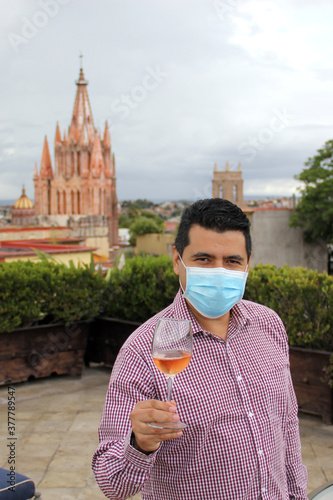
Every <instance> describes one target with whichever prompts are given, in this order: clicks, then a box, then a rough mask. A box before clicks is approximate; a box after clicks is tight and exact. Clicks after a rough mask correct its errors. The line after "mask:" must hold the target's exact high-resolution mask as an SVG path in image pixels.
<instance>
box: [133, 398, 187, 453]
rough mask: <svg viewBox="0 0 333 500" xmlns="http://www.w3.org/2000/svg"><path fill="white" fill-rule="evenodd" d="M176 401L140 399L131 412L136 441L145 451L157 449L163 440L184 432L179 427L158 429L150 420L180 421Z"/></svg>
mask: <svg viewBox="0 0 333 500" xmlns="http://www.w3.org/2000/svg"><path fill="white" fill-rule="evenodd" d="M176 411H177V409H176V403H175V402H174V401H169V402H164V401H157V400H155V399H151V400H147V401H139V403H137V404H136V405H135V408H134V410H133V411H132V413H131V414H130V420H131V423H132V431H133V433H134V435H135V442H136V444H137V445H138V447H139V448H140V450H142V451H143V452H146V453H149V452H153V451H155V450H157V449H158V448H159V446H160V443H161V442H162V441H166V440H167V439H175V438H179V437H180V436H181V435H182V434H183V433H182V431H181V430H179V429H175V430H173V429H172V430H170V429H157V428H155V427H151V426H150V425H148V422H158V423H163V422H179V415H177V413H176Z"/></svg>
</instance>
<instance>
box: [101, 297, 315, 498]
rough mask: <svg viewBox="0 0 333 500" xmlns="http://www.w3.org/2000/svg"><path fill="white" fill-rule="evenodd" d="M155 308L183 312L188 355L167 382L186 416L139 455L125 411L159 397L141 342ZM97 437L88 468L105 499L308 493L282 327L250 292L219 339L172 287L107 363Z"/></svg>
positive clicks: (162, 383)
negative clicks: (177, 429)
mask: <svg viewBox="0 0 333 500" xmlns="http://www.w3.org/2000/svg"><path fill="white" fill-rule="evenodd" d="M161 316H163V317H172V318H173V317H174V318H186V319H190V320H191V321H192V326H193V334H194V335H193V338H194V349H193V357H192V360H191V362H190V364H189V365H188V367H187V368H186V369H185V370H184V371H183V372H182V373H180V374H179V375H177V376H176V379H175V383H174V391H173V399H174V400H175V401H176V402H177V410H178V413H179V415H180V418H181V420H182V421H183V422H186V423H187V424H188V425H187V427H186V429H185V430H184V432H183V436H182V437H181V438H178V439H174V440H169V441H164V442H163V443H162V444H161V445H160V447H159V449H158V450H157V451H156V452H154V453H151V454H150V455H145V454H143V453H141V452H139V451H138V450H136V449H134V448H133V447H132V446H131V444H130V438H131V423H130V420H129V414H130V412H131V411H132V410H133V408H134V406H135V404H136V403H137V402H138V401H140V400H144V399H159V400H163V401H166V390H167V384H166V378H165V376H164V375H163V374H162V373H160V372H159V371H158V369H157V368H156V366H155V364H154V362H153V360H152V357H151V352H150V348H151V340H152V336H153V331H154V326H155V324H156V321H157V318H158V317H161ZM110 334H111V335H112V332H110ZM99 437H100V445H99V447H98V449H97V451H96V452H95V454H94V457H93V470H94V472H95V476H96V479H97V482H98V484H99V486H100V488H101V489H102V491H103V492H104V494H105V495H106V496H107V497H108V498H111V499H126V498H128V497H131V496H133V495H135V494H136V493H138V492H139V491H140V492H141V495H142V498H143V500H222V499H223V500H224V499H225V500H258V499H262V500H290V499H293V500H296V499H297V500H305V499H306V498H307V496H306V488H307V472H306V469H305V467H304V466H303V465H302V458H301V446H300V439H299V428H298V418H297V401H296V398H295V393H294V390H293V387H292V382H291V377H290V371H289V356H288V342H287V336H286V332H285V328H284V326H283V324H282V322H281V320H280V318H279V317H278V316H277V314H276V313H274V312H273V311H271V310H270V309H268V308H266V307H264V306H262V305H258V304H254V303H253V302H248V301H245V300H243V301H241V302H240V303H238V304H237V305H236V306H234V307H233V309H232V311H231V318H230V323H229V329H228V334H227V341H224V340H222V339H221V338H220V337H217V336H216V335H213V334H211V333H209V332H207V331H203V330H202V328H201V326H200V325H199V323H198V322H197V321H196V319H195V318H194V317H193V315H192V314H191V312H190V310H189V309H188V307H187V304H186V302H185V300H184V299H183V298H182V295H181V293H178V294H177V296H176V297H175V300H174V302H173V304H171V305H170V306H169V307H168V308H167V309H165V310H164V311H162V312H161V313H159V314H158V315H156V316H154V317H153V318H151V319H150V320H149V321H147V322H146V323H145V324H143V325H142V326H141V327H140V328H138V329H137V330H136V331H135V332H134V333H133V334H132V335H131V336H130V337H129V338H128V339H127V341H126V342H125V344H124V345H123V347H122V349H121V351H120V353H119V355H118V358H117V361H116V363H115V365H114V368H113V371H112V374H111V379H110V385H109V388H108V392H107V396H106V401H105V406H104V411H103V415H102V420H101V423H100V427H99Z"/></svg>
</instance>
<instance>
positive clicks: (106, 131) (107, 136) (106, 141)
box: [103, 121, 111, 148]
mask: <svg viewBox="0 0 333 500" xmlns="http://www.w3.org/2000/svg"><path fill="white" fill-rule="evenodd" d="M103 144H104V146H105V147H106V148H109V147H110V146H111V137H110V131H109V126H108V122H107V121H106V122H105V128H104V136H103Z"/></svg>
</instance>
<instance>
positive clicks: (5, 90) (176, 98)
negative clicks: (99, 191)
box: [0, 0, 333, 199]
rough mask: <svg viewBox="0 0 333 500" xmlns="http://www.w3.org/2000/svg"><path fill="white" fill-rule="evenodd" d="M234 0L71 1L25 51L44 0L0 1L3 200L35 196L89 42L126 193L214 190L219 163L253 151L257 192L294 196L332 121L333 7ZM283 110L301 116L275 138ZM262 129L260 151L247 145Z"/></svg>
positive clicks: (89, 62) (97, 93) (94, 98)
mask: <svg viewBox="0 0 333 500" xmlns="http://www.w3.org/2000/svg"><path fill="white" fill-rule="evenodd" d="M224 3H228V2H227V0H226V1H225V2H224ZM232 3H233V4H234V5H235V7H234V8H233V9H231V10H229V11H228V12H227V13H226V15H225V16H221V15H220V16H219V15H218V13H217V12H216V9H214V1H213V0H212V1H210V2H205V1H203V0H196V1H193V0H191V1H190V0H182V1H181V2H179V1H176V0H170V1H168V2H156V1H155V0H140V2H135V1H133V0H122V2H119V1H118V0H108V1H104V0H96V2H91V1H88V0H71V1H69V2H67V4H65V5H63V6H62V7H61V8H60V9H59V12H58V14H57V15H56V16H54V17H53V18H50V19H49V21H48V23H47V25H46V26H45V27H43V28H40V29H39V30H38V32H37V33H36V35H35V36H33V37H32V38H31V39H29V40H28V41H27V43H24V44H22V45H21V46H20V47H19V50H18V51H17V53H16V52H15V51H14V50H12V48H11V47H10V45H8V43H7V42H8V40H7V38H6V37H7V35H8V32H9V31H13V30H14V31H15V30H16V31H17V32H20V30H21V23H22V17H26V18H28V19H30V20H32V19H33V16H34V13H35V12H36V9H37V10H38V9H40V7H39V3H38V2H31V3H27V2H25V1H18V0H17V1H15V2H8V1H4V0H0V27H1V29H2V33H3V35H4V37H5V39H6V43H7V45H6V43H5V44H3V45H4V46H6V47H7V49H6V50H5V49H2V51H0V58H1V63H2V67H4V68H6V71H3V73H2V78H1V81H0V93H1V96H2V123H1V124H0V153H1V157H2V161H1V164H0V199H2V198H6V197H7V196H9V193H11V195H10V197H14V198H16V197H18V196H19V194H20V190H21V183H23V182H24V183H25V184H26V187H27V192H28V194H29V196H30V197H33V183H32V175H33V170H34V164H35V162H36V161H37V162H38V163H39V162H40V158H41V154H42V146H43V140H44V136H45V134H46V135H47V136H48V140H49V145H50V150H51V155H52V156H53V151H52V150H53V140H54V133H55V127H56V122H57V120H59V123H60V127H61V130H62V133H63V131H64V130H65V129H67V127H68V125H69V124H70V120H71V113H72V109H73V104H74V96H75V91H76V86H75V83H74V81H75V80H76V79H77V75H78V69H79V58H78V56H79V53H80V51H82V52H83V54H84V58H83V66H84V71H85V75H86V78H87V79H88V80H89V86H88V92H89V97H90V101H91V106H92V111H93V115H94V120H95V124H96V126H98V127H99V128H100V129H102V130H103V127H104V122H105V120H106V119H108V121H109V124H110V125H111V124H114V129H113V131H112V133H111V141H112V147H113V150H114V152H115V155H116V161H117V176H118V196H119V198H120V199H124V198H127V199H129V198H138V197H146V198H150V197H151V198H152V197H154V198H155V199H157V198H161V199H164V198H168V199H170V198H172V197H176V198H193V197H196V196H197V194H198V192H202V191H203V192H204V193H208V192H209V188H208V187H207V186H209V185H210V183H211V179H212V172H213V166H214V163H215V161H217V162H218V164H219V165H221V166H224V165H225V163H226V161H227V160H230V161H234V162H235V164H238V161H241V162H242V165H243V175H244V179H245V192H246V193H255V192H256V193H257V194H258V195H259V194H260V192H262V194H264V195H266V194H267V193H268V192H272V191H273V189H274V188H276V189H279V193H281V195H282V194H283V193H282V192H283V191H284V192H285V194H286V195H289V194H292V193H293V189H294V180H293V177H294V175H295V174H297V173H299V172H300V170H301V169H302V168H303V165H304V162H305V161H306V159H307V158H308V156H312V155H313V154H314V153H315V151H316V150H317V149H318V148H319V147H321V146H322V145H323V143H324V142H325V141H326V140H328V139H330V137H331V134H332V130H333V123H332V114H331V110H330V107H329V106H328V103H329V102H330V101H331V96H332V76H333V63H332V60H333V54H332V52H333V43H332V42H333V40H332V39H333V35H332V30H331V21H330V20H331V19H332V15H333V6H331V3H330V2H325V1H323V0H319V1H318V2H316V3H313V2H308V1H302V2H300V1H298V0H293V1H289V0H288V1H287V0H281V1H279V2H274V1H273V0H262V1H261V0H247V1H238V2H232ZM156 66H158V67H160V68H161V69H162V71H165V72H167V73H168V76H167V77H165V78H164V79H162V81H161V82H160V83H159V85H158V86H157V87H156V89H154V90H152V91H150V92H147V95H146V96H145V98H144V99H143V100H142V101H140V102H137V103H136V104H137V105H136V106H135V107H133V108H131V109H129V113H128V114H127V116H126V117H123V118H121V116H120V113H119V112H118V113H117V112H115V110H114V107H113V108H112V105H113V104H114V102H115V101H116V100H117V99H118V100H121V99H122V96H123V95H128V94H129V95H131V93H133V92H134V96H135V88H136V87H138V86H143V81H144V80H143V79H144V77H145V75H146V73H147V67H152V68H155V67H156ZM133 89H134V90H133ZM276 109H278V110H282V109H286V110H287V112H288V113H289V114H290V115H293V116H294V118H293V119H292V120H290V123H289V124H288V126H286V127H285V129H284V130H281V131H280V132H279V133H275V134H274V135H273V136H272V137H270V140H269V141H267V137H268V136H267V133H266V136H267V137H266V139H265V132H263V129H266V128H267V127H268V128H269V127H270V120H271V119H272V116H273V114H274V110H276ZM258 137H259V140H260V137H261V138H262V139H264V141H261V142H260V141H259V146H260V148H256V149H255V153H256V154H255V156H254V158H252V160H251V161H249V154H247V155H245V154H241V152H240V150H239V145H240V144H241V143H242V142H244V141H249V140H250V139H251V138H257V139H258ZM265 140H266V142H265ZM243 152H244V149H243ZM8 172H11V175H10V177H8V178H7V177H6V179H5V178H4V174H6V173H8ZM278 179H279V182H277V180H278ZM288 179H289V180H288ZM277 186H278V187H277ZM279 193H273V194H279Z"/></svg>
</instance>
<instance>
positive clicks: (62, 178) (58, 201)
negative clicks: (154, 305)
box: [34, 67, 118, 247]
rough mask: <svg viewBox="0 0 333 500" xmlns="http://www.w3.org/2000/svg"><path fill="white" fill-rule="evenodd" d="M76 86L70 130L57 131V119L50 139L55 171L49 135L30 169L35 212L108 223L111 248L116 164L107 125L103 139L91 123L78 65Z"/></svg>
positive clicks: (115, 226) (115, 241) (115, 227)
mask: <svg viewBox="0 0 333 500" xmlns="http://www.w3.org/2000/svg"><path fill="white" fill-rule="evenodd" d="M76 85H77V90H76V97H75V102H74V109H73V115H72V121H71V124H70V126H69V128H68V134H66V131H64V133H63V135H61V131H60V127H59V124H58V123H57V126H56V132H55V138H54V169H53V168H52V162H51V156H50V151H49V145H48V141H47V138H46V137H45V139H44V147H43V153H42V160H41V165H40V170H39V171H38V167H37V165H36V167H35V172H34V186H35V211H36V215H37V216H44V220H48V221H49V222H52V221H53V222H54V223H55V222H56V221H64V220H66V221H68V219H70V220H71V221H73V220H74V221H82V220H83V219H84V218H88V219H89V225H93V224H95V225H99V224H100V223H101V221H102V222H103V221H104V222H105V223H106V224H107V226H108V232H109V243H110V247H113V246H116V245H117V244H118V200H117V194H116V166H115V158H114V154H112V153H111V138H110V132H109V127H108V123H107V122H106V123H105V128H104V133H103V137H101V134H100V132H99V131H98V130H96V129H95V127H94V120H93V115H92V111H91V106H90V102H89V97H88V91H87V86H88V82H87V81H86V79H85V77H84V73H83V69H82V67H81V68H80V74H79V79H78V80H77V82H76Z"/></svg>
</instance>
